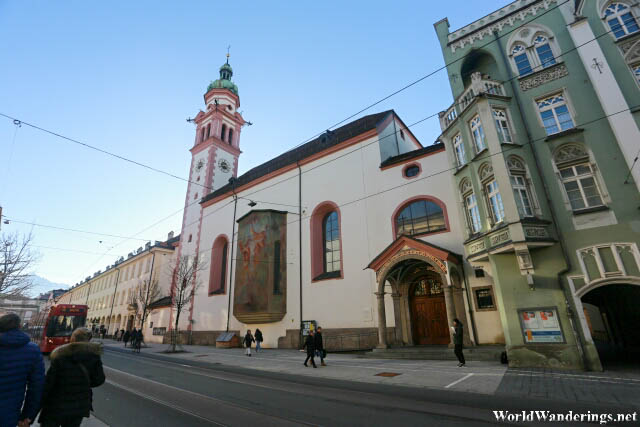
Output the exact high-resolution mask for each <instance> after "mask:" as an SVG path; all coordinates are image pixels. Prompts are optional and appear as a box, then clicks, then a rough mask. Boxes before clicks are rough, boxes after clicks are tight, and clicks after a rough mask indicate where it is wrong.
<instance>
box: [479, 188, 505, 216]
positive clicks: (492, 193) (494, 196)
mask: <svg viewBox="0 0 640 427" xmlns="http://www.w3.org/2000/svg"><path fill="white" fill-rule="evenodd" d="M484 188H485V192H486V194H487V203H488V204H489V212H491V217H492V218H493V222H494V224H499V223H501V222H503V221H504V220H505V213H504V204H503V203H502V195H501V194H500V187H499V186H498V181H496V179H495V177H492V178H491V179H490V180H487V181H486V182H485V183H484ZM494 202H495V205H494ZM494 207H495V208H496V209H497V211H496V209H494Z"/></svg>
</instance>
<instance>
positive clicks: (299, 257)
mask: <svg viewBox="0 0 640 427" xmlns="http://www.w3.org/2000/svg"><path fill="white" fill-rule="evenodd" d="M296 165H297V166H298V247H299V250H298V270H299V275H300V277H299V281H300V284H299V286H300V346H302V329H303V328H302V168H301V167H300V161H299V160H296Z"/></svg>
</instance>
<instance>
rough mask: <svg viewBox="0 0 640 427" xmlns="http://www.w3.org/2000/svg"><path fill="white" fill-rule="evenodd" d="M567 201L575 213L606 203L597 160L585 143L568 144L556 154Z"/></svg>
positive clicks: (555, 158) (558, 170)
mask: <svg viewBox="0 0 640 427" xmlns="http://www.w3.org/2000/svg"><path fill="white" fill-rule="evenodd" d="M553 161H554V165H555V167H556V170H557V173H558V178H559V181H560V185H561V187H562V190H563V194H564V196H565V204H566V205H567V207H568V208H569V209H570V210H572V211H573V212H580V211H584V210H587V209H592V208H600V207H603V206H605V200H606V194H605V192H604V191H603V190H604V185H603V182H602V180H601V178H600V176H599V174H598V172H597V171H598V168H597V165H596V164H595V162H593V161H592V160H591V157H590V156H589V153H588V152H587V150H586V149H585V147H584V146H583V145H582V144H577V143H567V144H564V145H561V146H560V147H558V148H557V149H556V150H555V151H554V153H553Z"/></svg>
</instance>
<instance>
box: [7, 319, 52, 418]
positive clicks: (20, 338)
mask: <svg viewBox="0 0 640 427" xmlns="http://www.w3.org/2000/svg"><path fill="white" fill-rule="evenodd" d="M19 327H20V317H19V316H18V315H17V314H15V313H9V314H5V315H4V316H2V317H0V426H3V427H4V426H11V427H15V426H16V425H20V426H21V427H22V426H28V425H29V424H30V423H31V422H33V420H35V419H36V415H37V414H38V410H39V409H40V399H41V397H42V389H43V386H44V362H43V360H42V353H40V348H38V346H37V345H36V344H34V343H32V342H31V340H30V339H29V336H28V335H27V334H25V333H24V332H21V331H19V330H18V328H19Z"/></svg>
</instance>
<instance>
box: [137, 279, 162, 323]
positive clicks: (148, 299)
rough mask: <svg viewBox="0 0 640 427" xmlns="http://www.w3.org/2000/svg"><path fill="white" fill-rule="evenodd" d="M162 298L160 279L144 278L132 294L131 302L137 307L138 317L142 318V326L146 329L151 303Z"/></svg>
mask: <svg viewBox="0 0 640 427" xmlns="http://www.w3.org/2000/svg"><path fill="white" fill-rule="evenodd" d="M158 299H160V288H159V287H158V279H156V278H155V277H152V278H151V279H144V280H142V281H141V282H140V283H139V284H138V286H136V287H135V289H134V291H133V293H132V294H131V301H130V304H131V305H133V306H134V307H135V311H136V318H137V319H139V320H140V328H142V329H144V322H145V320H146V319H147V316H148V315H149V313H150V312H151V307H150V306H151V304H153V303H154V302H156V301H157V300H158Z"/></svg>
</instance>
